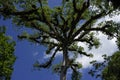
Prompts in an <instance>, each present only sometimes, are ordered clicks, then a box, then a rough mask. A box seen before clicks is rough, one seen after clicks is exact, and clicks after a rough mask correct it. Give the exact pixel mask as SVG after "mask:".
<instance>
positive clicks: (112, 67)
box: [102, 51, 120, 80]
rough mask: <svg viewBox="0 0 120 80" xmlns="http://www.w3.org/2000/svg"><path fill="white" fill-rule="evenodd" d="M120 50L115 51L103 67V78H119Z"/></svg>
mask: <svg viewBox="0 0 120 80" xmlns="http://www.w3.org/2000/svg"><path fill="white" fill-rule="evenodd" d="M119 61H120V51H118V52H115V53H114V54H113V55H112V56H111V58H110V60H109V62H108V65H107V66H106V67H105V69H104V70H103V71H102V78H103V80H120V78H119V76H120V74H119V73H120V62H119Z"/></svg>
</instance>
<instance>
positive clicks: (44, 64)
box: [38, 47, 59, 68]
mask: <svg viewBox="0 0 120 80" xmlns="http://www.w3.org/2000/svg"><path fill="white" fill-rule="evenodd" d="M58 50H59V47H58V48H57V49H56V50H55V52H54V53H53V55H52V56H51V57H50V59H49V60H48V61H47V62H46V63H43V64H39V66H38V67H39V68H49V67H50V66H51V64H52V62H53V60H54V57H55V55H56V53H57V51H58Z"/></svg>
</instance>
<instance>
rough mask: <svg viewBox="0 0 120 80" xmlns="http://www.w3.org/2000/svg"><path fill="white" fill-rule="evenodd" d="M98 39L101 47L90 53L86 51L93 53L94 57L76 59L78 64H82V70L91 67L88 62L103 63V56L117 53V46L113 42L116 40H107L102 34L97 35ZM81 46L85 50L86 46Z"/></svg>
mask: <svg viewBox="0 0 120 80" xmlns="http://www.w3.org/2000/svg"><path fill="white" fill-rule="evenodd" d="M98 38H99V39H100V42H101V46H100V47H99V48H98V49H95V48H94V49H92V50H90V51H88V49H86V52H88V53H93V55H94V57H93V58H89V57H86V56H80V57H79V58H78V59H77V61H78V62H80V63H82V65H83V68H88V67H91V65H90V64H89V62H90V61H92V60H97V61H99V62H101V61H103V58H102V55H103V54H107V55H112V53H114V52H115V51H117V46H116V44H115V40H116V39H115V38H114V39H112V40H108V39H107V36H105V35H104V34H102V33H100V34H99V36H98ZM79 45H81V44H79ZM82 45H83V44H82ZM83 46H84V48H87V46H86V45H83Z"/></svg>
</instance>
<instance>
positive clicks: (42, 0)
mask: <svg viewBox="0 0 120 80" xmlns="http://www.w3.org/2000/svg"><path fill="white" fill-rule="evenodd" d="M0 5H1V7H0V14H1V15H2V16H4V18H5V19H6V18H12V20H13V23H15V24H17V25H18V26H24V27H26V28H31V29H32V30H34V33H26V32H24V33H22V34H21V35H19V36H18V37H19V38H20V39H27V40H29V41H32V42H34V43H38V44H40V45H41V44H42V45H45V46H47V48H48V50H47V51H46V54H51V55H52V56H51V57H50V59H48V61H47V62H46V63H43V64H41V63H39V62H38V63H37V64H36V65H35V66H37V67H39V68H49V67H50V66H51V65H52V62H53V60H54V58H55V55H56V54H57V52H58V51H62V56H63V58H62V59H61V62H62V63H61V64H59V67H58V66H57V68H54V70H55V71H56V72H58V73H60V80H66V74H67V70H68V69H69V68H70V69H71V70H72V71H73V73H74V74H77V73H78V72H79V71H78V70H79V68H81V67H80V66H81V64H80V63H78V62H76V58H77V57H78V55H84V56H88V57H91V56H92V54H89V53H87V52H85V51H84V47H83V46H82V45H78V44H77V43H78V42H82V43H85V44H86V45H88V47H89V49H92V48H93V47H95V48H98V47H99V44H100V43H99V39H98V38H97V37H96V36H95V35H96V32H102V33H103V34H105V35H108V37H109V38H113V37H117V36H118V35H119V34H118V32H119V29H118V26H117V24H116V23H115V22H114V21H106V22H101V23H100V24H99V25H95V26H94V23H95V22H96V21H97V20H98V19H100V18H102V17H105V16H107V15H109V14H110V16H113V15H116V14H114V13H118V12H119V11H118V10H116V9H114V8H113V7H112V6H111V4H109V3H108V1H107V0H97V1H96V0H62V3H61V5H60V6H55V7H54V8H50V6H49V5H48V0H7V1H6V0H2V1H0ZM52 50H54V53H52ZM71 54H72V55H73V57H72V58H70V56H69V55H71ZM73 76H75V75H73ZM77 76H78V77H80V76H79V75H77ZM77 76H76V77H77ZM76 79H78V78H76ZM73 80H75V79H74V78H73Z"/></svg>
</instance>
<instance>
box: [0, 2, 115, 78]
mask: <svg viewBox="0 0 120 80" xmlns="http://www.w3.org/2000/svg"><path fill="white" fill-rule="evenodd" d="M60 3H61V0H49V5H50V6H51V7H53V6H56V5H60ZM0 25H5V26H7V33H6V34H7V35H10V36H12V37H13V40H15V41H16V42H17V43H16V48H15V49H16V50H15V55H16V57H17V59H16V62H15V64H14V71H13V74H12V79H11V80H59V76H58V75H56V74H53V72H52V71H51V69H41V70H34V68H33V64H34V63H35V61H37V60H39V61H44V59H43V57H44V52H45V50H46V48H45V47H44V46H42V45H36V44H32V43H30V42H28V41H26V40H23V41H20V40H18V38H17V35H18V34H19V33H20V32H21V31H23V29H19V28H16V26H15V25H13V24H12V22H11V20H5V21H3V20H2V19H0ZM102 39H104V38H102ZM104 41H105V40H104ZM104 41H103V42H104ZM106 42H108V41H106ZM110 43H112V42H110ZM111 45H113V44H111ZM103 48H104V46H103ZM111 48H113V47H110V48H108V49H111ZM114 50H116V48H115V49H114ZM93 52H94V50H93ZM57 59H60V57H57ZM81 59H83V58H81ZM84 59H85V58H84ZM84 59H83V60H84ZM78 60H79V59H78ZM86 60H87V61H88V58H87V59H86ZM88 70H89V68H85V69H83V70H82V72H83V77H82V80H98V79H95V78H92V77H91V76H90V75H88V74H87V72H88ZM68 75H69V74H68Z"/></svg>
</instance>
